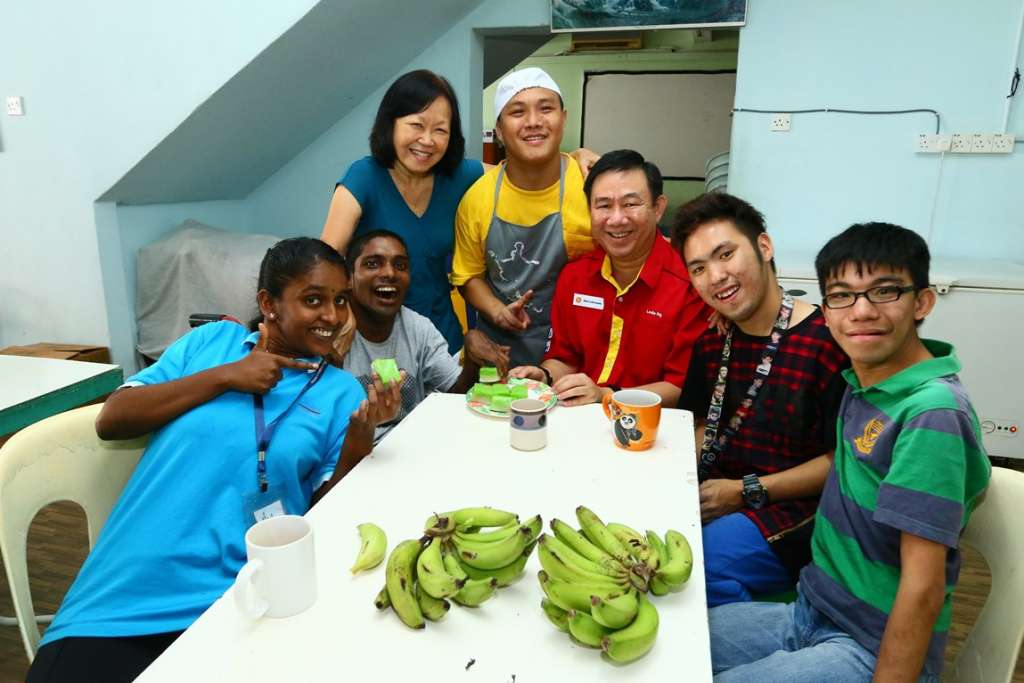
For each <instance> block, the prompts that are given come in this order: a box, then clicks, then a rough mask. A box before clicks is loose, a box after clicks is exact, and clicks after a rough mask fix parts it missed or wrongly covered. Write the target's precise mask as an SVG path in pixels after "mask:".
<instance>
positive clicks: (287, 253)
mask: <svg viewBox="0 0 1024 683" xmlns="http://www.w3.org/2000/svg"><path fill="white" fill-rule="evenodd" d="M321 261H324V262H327V263H333V264H335V265H336V266H338V267H339V268H341V269H342V271H344V272H345V274H346V275H347V274H348V266H347V265H346V264H345V257H344V256H342V255H341V254H339V253H338V252H337V251H335V249H334V247H332V246H331V245H329V244H327V243H326V242H321V241H320V240H318V239H315V238H313V237H291V238H289V239H286V240H281V241H280V242H278V243H277V244H275V245H274V246H272V247H271V248H270V249H267V253H266V255H265V256H264V257H263V262H262V263H260V275H259V279H258V280H257V282H256V291H257V292H259V291H260V290H264V289H265V290H267V293H268V294H270V296H271V297H272V298H274V299H280V298H281V295H282V294H283V293H284V289H285V287H287V286H288V283H290V282H291V281H292V280H294V279H295V278H297V277H301V276H303V275H305V274H306V273H308V272H309V271H310V270H311V269H312V268H313V267H314V266H315V265H316V264H317V263H319V262H321ZM261 322H263V315H262V314H260V315H259V316H257V317H256V318H255V319H254V320H252V321H251V322H250V323H249V329H250V330H252V331H254V332H255V331H256V330H257V329H259V324H260V323H261Z"/></svg>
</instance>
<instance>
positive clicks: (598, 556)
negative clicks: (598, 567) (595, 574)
mask: <svg viewBox="0 0 1024 683" xmlns="http://www.w3.org/2000/svg"><path fill="white" fill-rule="evenodd" d="M550 526H551V531H552V532H554V534H555V537H556V538H558V540H560V541H562V542H563V543H565V544H566V545H567V546H569V547H570V548H572V549H573V550H575V551H576V552H577V553H579V554H580V555H582V556H583V557H585V558H587V559H588V560H590V561H592V562H602V561H604V560H609V559H613V558H612V556H611V555H609V554H608V553H606V552H605V551H604V550H602V549H601V548H599V547H597V546H596V545H594V544H593V543H591V542H590V541H589V540H587V537H586V536H584V535H583V534H581V533H580V532H578V531H576V530H575V529H573V528H572V527H571V526H569V525H568V524H566V523H565V522H563V521H562V520H560V519H552V520H551V523H550Z"/></svg>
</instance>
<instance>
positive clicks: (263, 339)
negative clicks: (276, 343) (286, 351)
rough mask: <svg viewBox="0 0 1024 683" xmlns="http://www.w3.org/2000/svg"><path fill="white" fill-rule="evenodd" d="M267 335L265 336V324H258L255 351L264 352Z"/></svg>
mask: <svg viewBox="0 0 1024 683" xmlns="http://www.w3.org/2000/svg"><path fill="white" fill-rule="evenodd" d="M269 341H270V340H269V335H268V334H267V326H266V324H265V323H260V337H259V339H257V340H256V347H255V348H256V349H257V350H259V351H266V350H267V348H268V346H267V345H268V344H269Z"/></svg>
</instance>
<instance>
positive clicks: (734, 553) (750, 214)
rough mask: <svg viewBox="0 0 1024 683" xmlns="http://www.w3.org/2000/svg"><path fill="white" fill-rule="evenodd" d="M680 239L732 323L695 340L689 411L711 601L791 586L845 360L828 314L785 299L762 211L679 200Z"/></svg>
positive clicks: (808, 529) (822, 473) (693, 272)
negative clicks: (828, 324)
mask: <svg viewBox="0 0 1024 683" xmlns="http://www.w3.org/2000/svg"><path fill="white" fill-rule="evenodd" d="M673 242H674V245H675V247H676V249H677V250H678V251H679V253H680V255H681V256H682V257H683V261H684V263H685V264H686V268H687V270H688V272H689V273H690V280H691V282H692V283H693V285H694V287H695V288H696V289H697V291H698V292H699V293H700V295H701V297H702V298H703V299H704V301H705V302H707V303H708V305H710V306H711V307H713V308H714V309H715V310H716V311H717V312H718V313H719V315H720V316H721V317H722V318H723V319H724V320H726V321H728V322H729V323H730V330H729V332H728V333H727V334H724V335H723V334H720V333H719V332H718V331H717V330H716V329H710V330H708V331H706V332H705V333H704V334H703V335H702V336H701V337H700V338H699V339H698V340H697V342H696V344H695V345H694V348H693V354H692V356H691V358H690V367H689V370H688V372H687V374H686V381H685V384H684V385H683V388H682V395H681V398H680V400H679V407H680V408H684V409H686V410H689V411H691V412H693V415H694V424H695V425H696V442H697V456H698V471H699V474H700V479H701V483H700V503H701V519H702V521H703V522H704V529H703V541H704V566H705V580H706V584H707V594H708V595H707V597H708V606H709V607H714V606H715V605H721V604H725V603H729V602H739V601H748V600H751V599H752V597H753V596H755V595H759V594H761V595H764V594H772V593H779V592H782V591H787V590H790V589H791V588H792V587H793V585H794V583H795V580H796V576H797V573H798V572H799V570H800V568H801V567H802V566H803V565H805V564H806V563H807V562H808V561H810V537H811V533H812V531H813V526H814V513H815V510H816V509H817V506H818V495H819V494H820V493H821V489H822V486H823V485H824V483H825V477H826V476H827V474H828V468H829V458H828V455H829V454H830V453H831V451H832V450H833V448H834V443H835V421H836V411H837V409H838V405H839V401H840V400H841V398H842V392H843V386H844V384H843V380H842V377H841V375H840V371H841V370H842V369H843V368H844V367H845V366H846V365H847V363H848V361H847V360H846V357H845V355H844V354H843V352H842V350H840V348H839V347H838V346H837V345H836V343H835V341H834V340H833V339H832V336H831V335H830V334H829V331H828V328H827V327H826V325H825V321H824V318H823V317H822V313H821V310H820V309H818V308H816V307H815V306H812V305H811V304H809V303H806V302H804V301H800V300H794V299H791V298H789V297H788V296H784V293H783V291H782V289H781V288H780V287H779V284H778V281H777V279H776V276H775V264H774V261H773V260H772V257H773V253H774V252H773V247H772V242H771V239H770V238H769V237H768V234H767V232H765V225H764V217H763V216H762V215H761V214H760V213H759V212H758V211H757V210H756V209H754V207H752V206H751V205H750V204H748V203H747V202H745V201H743V200H741V199H739V198H737V197H733V196H731V195H728V194H725V193H709V194H705V195H703V196H701V197H698V198H697V199H694V200H693V201H691V202H689V203H688V204H686V205H684V206H682V207H681V208H680V209H679V212H678V213H677V216H676V221H675V226H674V235H673Z"/></svg>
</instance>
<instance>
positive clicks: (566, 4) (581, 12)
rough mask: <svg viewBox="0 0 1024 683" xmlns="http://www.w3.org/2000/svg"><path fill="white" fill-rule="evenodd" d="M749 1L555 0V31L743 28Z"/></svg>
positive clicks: (553, 10)
mask: <svg viewBox="0 0 1024 683" xmlns="http://www.w3.org/2000/svg"><path fill="white" fill-rule="evenodd" d="M746 16H747V0H551V30H552V32H555V33H559V32H571V31H616V30H623V29H630V30H633V29H653V28H716V27H722V26H743V24H744V23H745V22H746Z"/></svg>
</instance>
